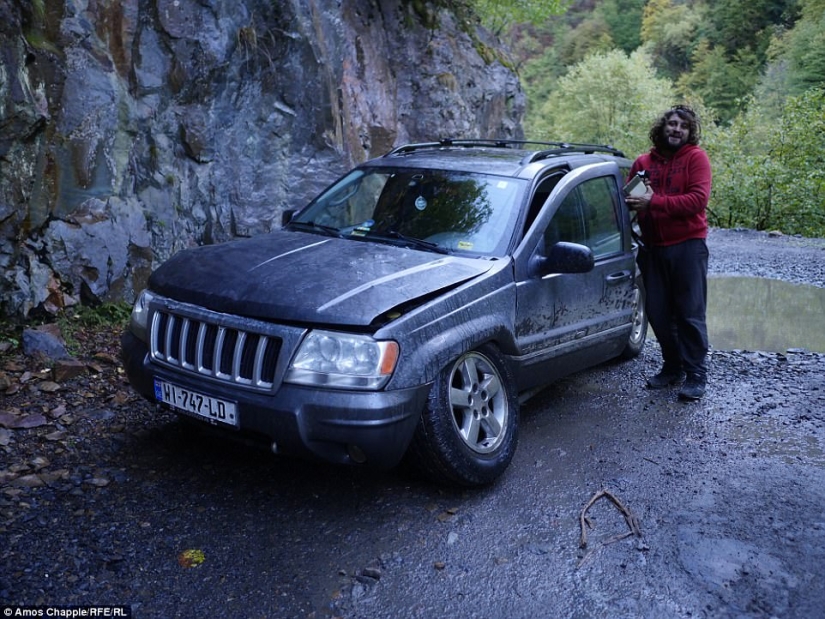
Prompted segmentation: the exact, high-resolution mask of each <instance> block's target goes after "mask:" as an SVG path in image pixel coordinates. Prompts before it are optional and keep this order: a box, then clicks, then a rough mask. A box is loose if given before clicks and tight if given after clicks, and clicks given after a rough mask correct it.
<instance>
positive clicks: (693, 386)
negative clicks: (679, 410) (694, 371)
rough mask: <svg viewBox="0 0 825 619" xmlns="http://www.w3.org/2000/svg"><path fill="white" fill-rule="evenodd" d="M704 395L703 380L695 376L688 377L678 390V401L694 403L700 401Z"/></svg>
mask: <svg viewBox="0 0 825 619" xmlns="http://www.w3.org/2000/svg"><path fill="white" fill-rule="evenodd" d="M703 395H705V379H704V378H698V377H696V376H688V378H687V380H686V381H685V384H684V385H683V386H682V388H681V389H680V390H679V399H680V400H687V401H690V402H695V401H696V400H701V399H702V396H703Z"/></svg>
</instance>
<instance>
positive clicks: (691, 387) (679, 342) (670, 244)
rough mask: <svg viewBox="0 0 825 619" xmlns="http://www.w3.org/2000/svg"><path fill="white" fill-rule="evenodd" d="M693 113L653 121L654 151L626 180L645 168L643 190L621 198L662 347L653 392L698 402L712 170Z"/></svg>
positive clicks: (679, 110)
mask: <svg viewBox="0 0 825 619" xmlns="http://www.w3.org/2000/svg"><path fill="white" fill-rule="evenodd" d="M699 137H700V124H699V118H698V117H697V115H696V113H695V112H694V111H693V110H692V109H691V108H689V107H687V106H684V105H679V106H676V107H673V108H671V109H669V110H668V111H666V112H665V113H664V114H662V116H661V117H660V118H659V119H658V120H657V121H656V122H655V123H654V124H653V127H652V128H651V130H650V141H651V142H652V144H653V148H651V149H650V151H649V152H647V153H645V154H643V155H641V156H639V158H637V159H636V161H635V162H634V163H633V166H632V167H631V169H630V178H633V176H635V175H636V174H638V173H639V172H644V173H645V177H646V178H645V184H646V185H647V193H645V194H644V195H641V196H638V197H628V198H627V199H626V201H627V205H628V208H630V209H631V210H633V211H636V213H637V219H638V223H639V229H640V231H641V240H642V244H643V247H642V248H640V251H639V268H640V270H641V272H642V279H643V281H644V285H645V290H646V293H647V302H646V304H645V309H646V311H647V315H648V320H649V322H650V326H651V327H652V328H653V333H654V334H655V335H656V339H657V340H658V341H659V344H660V345H661V348H662V358H663V364H662V369H661V371H660V372H659V373H658V374H656V375H655V376H651V377H650V378H648V380H647V385H648V387H649V388H651V389H663V388H665V387H669V386H671V385H679V386H681V389H680V391H679V398H680V399H682V400H688V401H693V400H699V399H700V398H702V396H704V394H705V389H706V386H707V374H708V368H707V354H708V332H707V324H706V311H707V273H708V256H709V254H708V248H707V243H706V239H707V235H708V222H707V215H706V209H707V205H708V199H709V198H710V188H711V167H710V160H709V159H708V155H707V153H706V152H705V151H704V150H703V149H701V148H700V147H699Z"/></svg>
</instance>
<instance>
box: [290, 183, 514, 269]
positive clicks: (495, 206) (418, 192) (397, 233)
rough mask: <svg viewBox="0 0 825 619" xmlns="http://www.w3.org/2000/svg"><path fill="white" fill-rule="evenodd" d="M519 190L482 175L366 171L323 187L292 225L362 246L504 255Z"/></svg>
mask: <svg viewBox="0 0 825 619" xmlns="http://www.w3.org/2000/svg"><path fill="white" fill-rule="evenodd" d="M526 186H527V183H526V181H524V180H522V179H514V178H508V177H503V176H494V175H489V174H478V173H466V172H456V171H451V170H421V169H402V168H390V169H379V168H367V169H361V170H356V171H355V172H352V173H350V174H348V175H347V176H345V177H344V178H343V179H341V181H339V182H338V183H336V184H334V185H333V186H331V187H330V188H329V189H328V190H327V191H325V192H324V193H322V194H321V195H320V196H319V197H318V198H316V199H315V200H314V201H313V202H312V203H311V204H310V205H309V206H308V207H307V208H306V209H305V210H303V211H302V212H300V213H299V214H298V215H296V216H295V217H294V218H293V219H292V222H294V223H296V224H301V223H307V224H310V223H311V224H315V225H317V226H324V227H327V228H328V229H335V230H337V231H338V232H339V233H340V234H341V236H344V237H350V238H358V239H362V240H364V239H366V240H371V239H373V240H379V239H380V238H381V237H382V235H383V237H385V240H386V238H390V239H391V238H395V239H398V238H400V237H408V238H410V237H411V238H415V239H422V240H425V241H427V242H429V243H433V244H435V245H438V246H439V247H442V248H444V249H449V250H454V251H469V252H473V253H482V254H488V255H504V253H506V250H507V248H508V246H509V243H510V240H511V238H512V236H513V232H514V230H515V225H516V222H517V221H518V216H519V208H518V205H519V203H520V202H521V199H522V196H523V193H524V191H525V189H526Z"/></svg>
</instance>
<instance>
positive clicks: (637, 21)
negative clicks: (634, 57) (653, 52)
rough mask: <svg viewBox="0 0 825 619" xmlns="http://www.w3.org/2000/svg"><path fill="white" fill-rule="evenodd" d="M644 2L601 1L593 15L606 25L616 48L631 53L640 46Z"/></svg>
mask: <svg viewBox="0 0 825 619" xmlns="http://www.w3.org/2000/svg"><path fill="white" fill-rule="evenodd" d="M645 1H646V0H603V2H601V4H599V5H598V6H597V7H596V9H595V11H594V12H595V13H596V14H597V15H599V16H600V17H601V18H602V19H603V20H604V21H605V23H606V24H607V26H608V28H609V32H610V38H611V39H612V40H613V41H614V42H615V44H616V47H618V48H619V49H621V50H623V51H624V52H626V53H628V54H629V53H631V52H632V51H634V50H635V49H636V48H637V47H639V46H640V45H641V44H642V12H643V10H644V6H645Z"/></svg>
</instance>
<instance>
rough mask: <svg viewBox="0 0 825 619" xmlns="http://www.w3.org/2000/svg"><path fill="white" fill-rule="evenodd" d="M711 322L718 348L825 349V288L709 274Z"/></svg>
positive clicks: (710, 333)
mask: <svg viewBox="0 0 825 619" xmlns="http://www.w3.org/2000/svg"><path fill="white" fill-rule="evenodd" d="M707 323H708V336H709V339H710V344H711V346H712V347H713V348H714V349H716V350H761V351H766V352H785V351H787V350H788V349H792V348H801V349H805V350H808V351H810V352H825V288H817V287H816V286H803V285H799V284H790V283H788V282H783V281H780V280H776V279H766V278H761V277H709V278H708V316H707Z"/></svg>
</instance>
